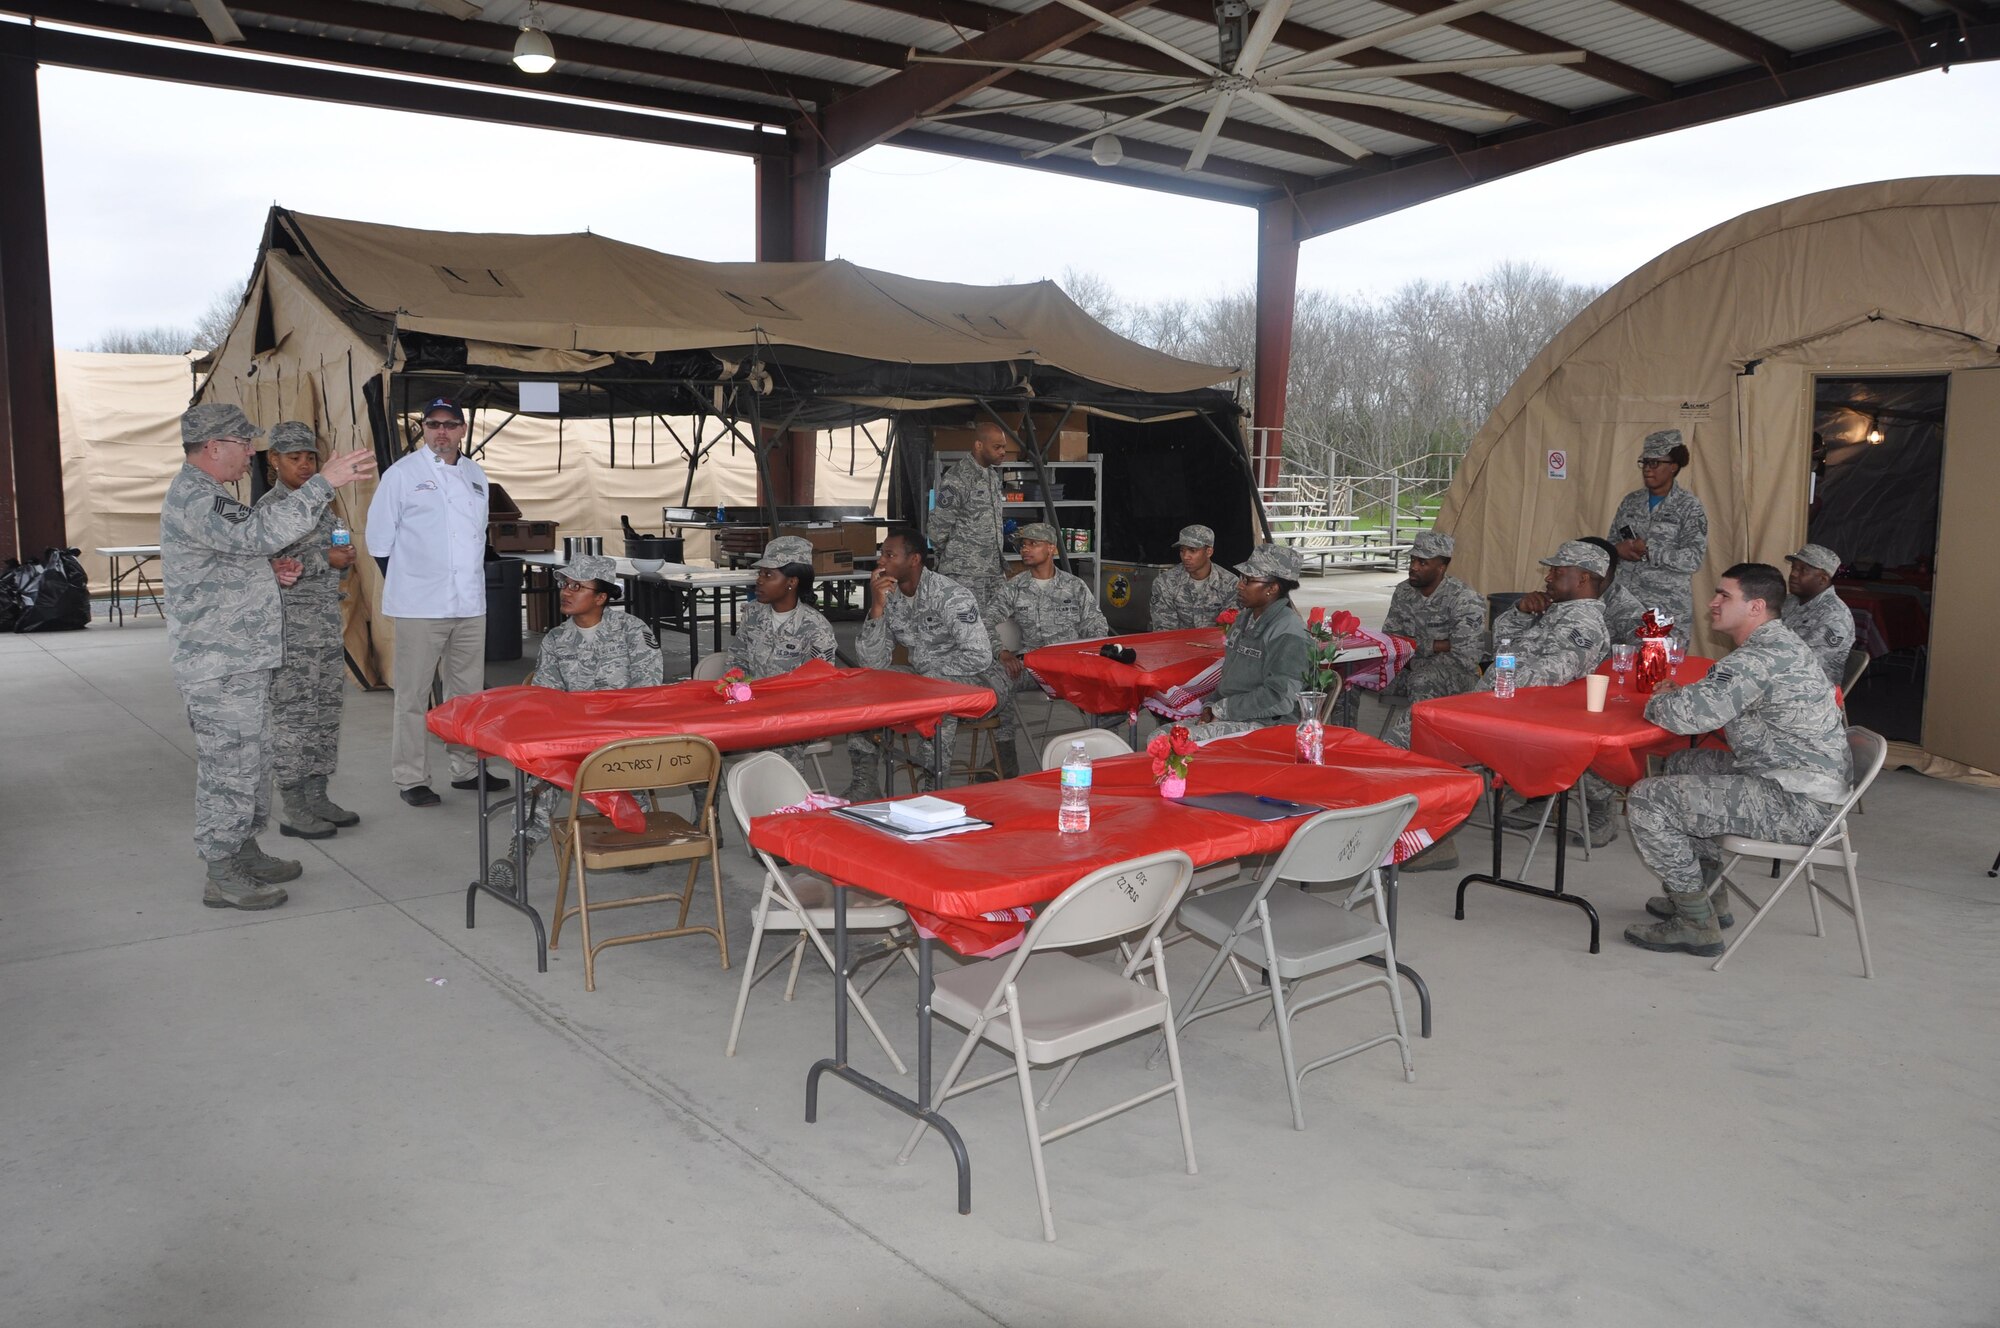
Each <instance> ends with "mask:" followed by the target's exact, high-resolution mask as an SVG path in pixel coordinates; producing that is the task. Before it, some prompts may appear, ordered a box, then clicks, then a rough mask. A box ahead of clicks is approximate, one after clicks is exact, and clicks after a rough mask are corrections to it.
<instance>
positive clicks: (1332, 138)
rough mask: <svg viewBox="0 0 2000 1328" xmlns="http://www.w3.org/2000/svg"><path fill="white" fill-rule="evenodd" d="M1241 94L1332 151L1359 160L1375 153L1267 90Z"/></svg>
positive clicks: (1247, 91)
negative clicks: (1280, 99)
mask: <svg viewBox="0 0 2000 1328" xmlns="http://www.w3.org/2000/svg"><path fill="white" fill-rule="evenodd" d="M1243 96H1244V98H1245V99H1246V100H1248V101H1252V102H1255V103H1256V104H1257V105H1259V106H1261V107H1263V108H1264V109H1265V110H1267V111H1269V112H1270V113H1271V114H1273V115H1275V116H1277V117H1278V118H1279V119H1280V120H1283V121H1284V122H1285V123H1286V124H1288V125H1290V126H1292V128H1294V129H1297V130H1300V131H1302V132H1304V133H1308V134H1311V135H1312V136H1313V137H1314V138H1316V139H1318V140H1319V141H1320V142H1322V143H1324V144H1326V145H1327V146H1328V147H1330V148H1332V149H1334V151H1336V152H1344V153H1346V154H1347V155H1348V156H1350V157H1352V158H1354V159H1355V160H1356V161H1359V160H1360V159H1361V158H1363V157H1372V156H1373V155H1375V154H1374V153H1372V152H1370V151H1369V150H1368V149H1367V148H1364V147H1362V146H1361V145H1360V144H1359V143H1357V142H1355V141H1354V140H1353V139H1351V138H1349V137H1348V136H1347V135H1345V134H1343V133H1341V132H1340V131H1339V130H1337V129H1333V128H1331V127H1329V126H1328V125H1326V124H1324V123H1322V122H1321V121H1319V120H1315V119H1313V118H1312V117H1311V116H1310V115H1307V114H1306V113H1305V112H1304V111H1300V110H1297V109H1295V108H1293V107H1290V106H1287V105H1285V103H1283V102H1281V101H1279V100H1278V99H1277V98H1276V97H1273V96H1272V95H1271V94H1270V93H1268V92H1259V91H1249V90H1246V91H1245V92H1244V93H1243Z"/></svg>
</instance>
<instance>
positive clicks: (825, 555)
mask: <svg viewBox="0 0 2000 1328" xmlns="http://www.w3.org/2000/svg"><path fill="white" fill-rule="evenodd" d="M853 570H854V555H853V554H851V553H849V552H848V551H847V550H846V549H815V550H814V551H813V575H814V576H825V575H827V574H828V573H831V572H851V571H853Z"/></svg>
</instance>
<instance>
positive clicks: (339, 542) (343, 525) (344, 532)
mask: <svg viewBox="0 0 2000 1328" xmlns="http://www.w3.org/2000/svg"><path fill="white" fill-rule="evenodd" d="M326 542H327V543H328V544H331V545H332V546H333V547H334V548H336V549H345V548H347V547H349V546H350V545H352V544H353V543H354V532H353V531H352V530H349V529H348V528H347V522H346V521H345V520H344V519H342V518H341V517H335V518H334V519H333V533H332V534H330V535H328V536H327V537H326Z"/></svg>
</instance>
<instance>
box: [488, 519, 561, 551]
mask: <svg viewBox="0 0 2000 1328" xmlns="http://www.w3.org/2000/svg"><path fill="white" fill-rule="evenodd" d="M556 524H557V523H556V522H554V521H489V522H487V523H486V542H487V543H488V544H491V545H492V546H493V551H494V552H495V553H554V552H555V548H556Z"/></svg>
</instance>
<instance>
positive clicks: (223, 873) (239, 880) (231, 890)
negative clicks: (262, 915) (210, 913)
mask: <svg viewBox="0 0 2000 1328" xmlns="http://www.w3.org/2000/svg"><path fill="white" fill-rule="evenodd" d="M289 897H290V896H288V895H287V894H286V893H285V892H284V891H283V890H280V889H279V888H278V887H277V886H275V885H265V884H263V883H262V882H260V881H257V880H255V879H254V878H252V877H251V875H250V873H249V872H248V871H247V870H246V869H245V868H244V866H243V864H242V863H241V862H240V861H238V860H237V859H235V858H217V859H216V860H215V861H213V862H211V863H209V864H208V885H207V888H205V889H204V890H203V891H202V893H201V902H202V905H203V907H205V908H240V909H243V910H245V911H248V912H255V911H256V910H258V909H265V908H276V907H277V906H278V905H280V904H282V903H284V902H285V900H286V899H288V898H289Z"/></svg>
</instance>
